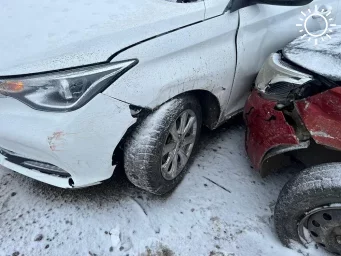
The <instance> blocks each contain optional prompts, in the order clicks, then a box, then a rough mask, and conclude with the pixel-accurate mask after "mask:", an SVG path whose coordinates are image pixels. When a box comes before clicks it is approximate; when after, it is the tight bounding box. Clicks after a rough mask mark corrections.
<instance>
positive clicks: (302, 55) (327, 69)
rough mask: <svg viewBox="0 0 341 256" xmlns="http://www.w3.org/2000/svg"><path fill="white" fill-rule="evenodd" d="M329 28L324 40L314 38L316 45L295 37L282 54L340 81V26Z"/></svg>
mask: <svg viewBox="0 0 341 256" xmlns="http://www.w3.org/2000/svg"><path fill="white" fill-rule="evenodd" d="M331 22H334V21H331ZM330 28H331V30H330V31H331V32H330V31H328V36H329V37H330V38H329V37H328V36H325V38H326V39H324V41H321V40H320V39H316V40H317V41H316V42H317V43H318V45H315V43H312V42H309V41H307V39H306V38H297V39H296V40H294V41H293V42H291V43H290V44H288V45H287V46H286V47H285V48H284V49H283V55H284V56H285V58H286V59H289V60H290V61H291V62H293V63H295V64H297V65H299V66H301V67H304V68H305V69H307V70H310V71H312V72H314V73H316V74H319V75H321V76H324V77H327V78H329V79H331V80H334V81H341V73H340V69H341V60H340V56H341V26H335V27H330ZM307 56H309V57H307ZM311 60H318V61H311Z"/></svg>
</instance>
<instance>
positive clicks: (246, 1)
mask: <svg viewBox="0 0 341 256" xmlns="http://www.w3.org/2000/svg"><path fill="white" fill-rule="evenodd" d="M312 1H313V0H231V2H230V3H229V6H228V7H229V9H230V11H231V12H235V11H237V10H239V9H241V8H244V7H247V6H251V5H254V4H270V5H282V6H302V5H306V4H310V3H311V2H312Z"/></svg>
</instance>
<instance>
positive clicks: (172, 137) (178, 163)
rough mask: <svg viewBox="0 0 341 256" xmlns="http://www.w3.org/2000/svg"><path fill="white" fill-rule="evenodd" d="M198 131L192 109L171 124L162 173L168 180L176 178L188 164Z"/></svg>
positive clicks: (163, 157) (163, 155)
mask: <svg viewBox="0 0 341 256" xmlns="http://www.w3.org/2000/svg"><path fill="white" fill-rule="evenodd" d="M197 132H198V123H197V117H196V115H195V113H194V112H193V111H192V110H190V109H188V110H185V111H183V112H182V113H181V114H180V115H179V117H178V118H177V119H176V121H175V122H174V123H173V124H172V125H171V126H170V130H169V134H168V136H167V139H166V142H165V144H164V146H163V150H162V162H161V173H162V176H163V177H164V178H165V179H166V180H173V179H175V178H176V177H177V176H178V175H179V174H180V173H181V172H182V170H183V169H184V167H185V166H186V164H187V162H188V159H189V157H190V156H191V153H192V151H193V147H194V144H195V141H196V138H197Z"/></svg>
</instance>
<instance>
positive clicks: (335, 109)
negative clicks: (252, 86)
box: [244, 87, 341, 170]
mask: <svg viewBox="0 0 341 256" xmlns="http://www.w3.org/2000/svg"><path fill="white" fill-rule="evenodd" d="M275 105H276V102H275V101H271V100H267V99H264V98H262V97H261V96H260V95H259V94H258V92H257V91H256V90H254V91H253V92H252V94H251V95H250V97H249V99H248V101H247V103H246V106H245V109H244V119H245V122H246V125H247V135H246V150H247V153H248V155H249V157H250V159H251V162H252V165H253V166H254V167H255V168H256V169H257V170H261V169H262V163H263V161H264V157H265V156H266V153H267V152H269V150H271V149H273V148H276V147H280V146H294V145H298V144H299V143H300V141H299V139H298V138H297V136H296V134H295V130H294V128H293V127H292V126H291V125H289V124H288V123H287V122H286V120H285V117H284V115H283V113H282V112H281V111H277V110H275ZM295 108H296V110H297V112H298V114H299V116H300V118H301V120H302V121H303V124H304V126H305V127H306V128H307V130H308V132H309V133H310V135H311V138H312V139H313V140H314V141H315V142H316V143H317V144H320V145H323V146H326V147H328V148H333V149H336V150H338V151H341V87H336V88H333V89H330V90H328V91H325V92H322V93H319V94H316V95H314V96H311V97H308V98H306V99H303V100H299V101H296V102H295Z"/></svg>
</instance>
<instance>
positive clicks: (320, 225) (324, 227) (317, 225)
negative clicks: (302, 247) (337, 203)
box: [299, 207, 341, 255]
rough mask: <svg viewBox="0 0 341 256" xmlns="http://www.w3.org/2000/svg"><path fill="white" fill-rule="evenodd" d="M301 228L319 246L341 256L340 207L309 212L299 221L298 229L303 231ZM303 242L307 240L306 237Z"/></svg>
mask: <svg viewBox="0 0 341 256" xmlns="http://www.w3.org/2000/svg"><path fill="white" fill-rule="evenodd" d="M303 226H304V227H305V228H306V229H307V230H308V231H309V234H310V238H311V239H312V240H313V241H314V242H316V243H317V244H318V245H319V246H321V247H323V248H325V249H326V250H327V251H329V252H332V253H334V254H336V255H341V209H340V207H324V208H320V209H316V210H314V211H311V212H310V213H308V214H307V215H306V216H305V217H304V219H303V220H302V221H301V223H300V224H299V229H303ZM302 233H304V232H300V235H302ZM303 236H304V235H303ZM305 240H306V241H307V240H308V239H307V237H306V235H305Z"/></svg>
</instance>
